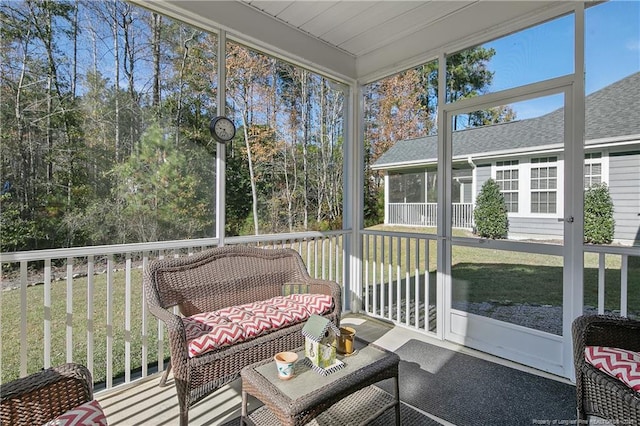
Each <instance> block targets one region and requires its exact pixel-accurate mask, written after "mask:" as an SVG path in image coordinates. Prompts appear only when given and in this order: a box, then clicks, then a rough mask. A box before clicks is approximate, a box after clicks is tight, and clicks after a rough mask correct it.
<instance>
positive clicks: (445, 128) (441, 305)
mask: <svg viewBox="0 0 640 426" xmlns="http://www.w3.org/2000/svg"><path fill="white" fill-rule="evenodd" d="M446 78H447V57H446V55H445V53H444V52H441V53H440V55H438V171H437V175H436V176H437V177H436V179H437V181H438V206H437V212H438V213H437V220H436V222H437V234H438V239H437V244H436V247H437V268H438V270H437V273H436V277H437V279H436V306H437V309H436V334H437V336H438V338H440V339H444V337H445V333H444V329H445V322H446V321H447V320H448V319H447V318H446V314H447V313H448V312H449V308H448V306H447V303H450V299H451V297H450V293H449V295H448V294H447V293H448V292H447V289H448V288H450V287H451V237H450V235H449V234H450V232H451V229H450V226H449V224H450V218H451V203H450V202H449V200H450V198H451V196H450V194H451V179H450V170H451V156H450V155H449V152H450V149H451V141H449V140H448V135H449V133H448V132H449V129H450V127H451V125H450V123H449V117H448V115H447V112H446V109H445V104H446V90H447V85H446V84H447V82H446Z"/></svg>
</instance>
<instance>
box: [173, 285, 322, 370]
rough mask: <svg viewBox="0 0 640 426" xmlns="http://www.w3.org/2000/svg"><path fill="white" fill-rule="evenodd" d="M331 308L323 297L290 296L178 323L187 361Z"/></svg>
mask: <svg viewBox="0 0 640 426" xmlns="http://www.w3.org/2000/svg"><path fill="white" fill-rule="evenodd" d="M332 307H333V298H332V297H331V296H330V295H325V294H291V295H288V296H278V297H273V298H271V299H269V300H264V301H261V302H254V303H248V304H245V305H240V306H231V307H228V308H224V309H220V310H217V311H215V312H205V313H202V314H197V315H192V316H190V317H185V318H183V319H182V322H183V323H184V326H185V329H186V334H187V344H188V351H189V356H190V357H192V358H193V357H195V356H198V355H202V354H204V353H206V352H209V351H212V350H215V349H218V348H221V347H224V346H229V345H232V344H234V343H239V342H242V341H245V340H249V339H251V338H254V337H257V336H260V335H262V334H265V333H268V332H269V331H272V330H274V329H277V328H280V327H285V326H288V325H291V324H296V323H299V322H302V321H305V320H306V319H307V318H309V316H310V315H312V314H317V315H322V314H324V313H326V312H329V311H330V310H331V308H332Z"/></svg>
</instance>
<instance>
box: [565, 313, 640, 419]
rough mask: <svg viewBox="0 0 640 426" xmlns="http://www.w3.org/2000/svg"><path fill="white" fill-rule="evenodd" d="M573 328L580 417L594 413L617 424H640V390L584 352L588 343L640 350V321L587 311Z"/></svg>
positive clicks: (593, 414)
mask: <svg viewBox="0 0 640 426" xmlns="http://www.w3.org/2000/svg"><path fill="white" fill-rule="evenodd" d="M572 331H573V355H574V366H575V372H576V391H577V408H578V420H579V421H583V422H584V421H586V420H587V416H590V415H592V416H597V417H600V418H602V419H605V420H608V421H609V422H613V423H614V424H618V423H619V424H633V425H640V393H638V392H636V391H634V390H633V389H631V388H630V387H628V386H626V385H625V384H624V383H623V382H622V381H621V380H619V379H617V378H615V377H612V376H610V375H609V374H607V373H605V372H603V371H601V370H599V369H597V368H595V367H594V366H592V365H591V364H589V363H587V362H586V361H585V356H584V349H585V347H586V346H611V347H616V348H621V349H627V350H631V351H640V321H636V320H631V319H628V318H623V317H616V316H608V315H583V316H581V317H578V318H576V319H575V320H574V322H573V324H572ZM580 424H582V423H580Z"/></svg>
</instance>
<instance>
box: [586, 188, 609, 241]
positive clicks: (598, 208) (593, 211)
mask: <svg viewBox="0 0 640 426" xmlns="http://www.w3.org/2000/svg"><path fill="white" fill-rule="evenodd" d="M614 229H615V220H614V219H613V201H612V200H611V195H610V194H609V187H608V186H607V184H606V183H599V184H597V183H596V184H593V185H591V186H590V187H589V188H588V189H587V190H586V191H585V193H584V241H585V242H586V243H592V244H610V243H611V241H613V232H614Z"/></svg>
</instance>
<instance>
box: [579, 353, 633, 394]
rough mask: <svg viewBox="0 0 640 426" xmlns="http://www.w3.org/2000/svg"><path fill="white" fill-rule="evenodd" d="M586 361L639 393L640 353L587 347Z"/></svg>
mask: <svg viewBox="0 0 640 426" xmlns="http://www.w3.org/2000/svg"><path fill="white" fill-rule="evenodd" d="M584 356H585V359H586V361H587V362H588V363H589V364H591V365H593V366H594V367H596V368H598V369H600V370H602V371H604V372H605V373H607V374H609V375H611V376H613V377H615V378H617V379H619V380H621V381H622V382H624V383H625V384H626V385H627V386H629V387H630V388H631V389H633V390H635V391H636V392H640V352H633V351H629V350H626V349H620V348H611V347H608V346H587V347H586V348H585V349H584Z"/></svg>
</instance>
